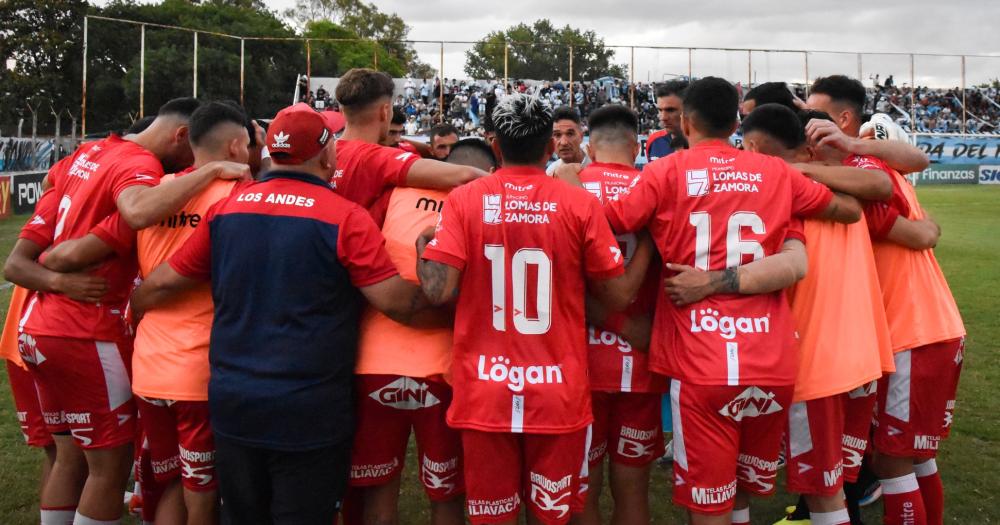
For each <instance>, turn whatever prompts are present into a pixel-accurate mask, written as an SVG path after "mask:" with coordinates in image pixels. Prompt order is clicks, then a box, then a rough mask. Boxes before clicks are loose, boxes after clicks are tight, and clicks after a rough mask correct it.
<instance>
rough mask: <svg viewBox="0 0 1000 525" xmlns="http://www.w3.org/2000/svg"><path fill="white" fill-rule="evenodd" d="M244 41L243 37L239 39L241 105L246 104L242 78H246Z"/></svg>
mask: <svg viewBox="0 0 1000 525" xmlns="http://www.w3.org/2000/svg"><path fill="white" fill-rule="evenodd" d="M246 43H247V41H246V39H245V38H241V39H240V105H241V106H246V105H247V103H246V94H245V93H244V91H243V88H244V79H245V78H246V63H245V56H246Z"/></svg>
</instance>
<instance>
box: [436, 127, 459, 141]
mask: <svg viewBox="0 0 1000 525" xmlns="http://www.w3.org/2000/svg"><path fill="white" fill-rule="evenodd" d="M448 135H455V136H456V137H458V136H461V135H462V134H461V133H459V132H458V128H456V127H455V126H452V125H451V124H437V125H435V126H434V127H432V128H431V130H430V132H429V133H428V136H429V137H430V138H431V140H433V139H434V137H447V136H448Z"/></svg>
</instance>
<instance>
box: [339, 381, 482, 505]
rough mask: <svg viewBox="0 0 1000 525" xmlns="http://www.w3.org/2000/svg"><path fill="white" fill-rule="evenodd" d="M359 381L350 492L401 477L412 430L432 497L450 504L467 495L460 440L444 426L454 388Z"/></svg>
mask: <svg viewBox="0 0 1000 525" xmlns="http://www.w3.org/2000/svg"><path fill="white" fill-rule="evenodd" d="M354 380H355V389H356V391H357V400H358V409H357V416H356V417H357V429H356V431H355V433H354V436H355V438H354V448H353V450H352V451H351V478H350V484H351V486H354V487H371V486H376V485H382V484H385V483H387V482H388V481H389V480H391V479H393V478H395V477H396V476H398V475H399V474H400V472H402V470H403V461H404V460H405V459H406V446H407V444H408V442H409V440H410V429H411V428H412V429H413V433H414V434H416V438H417V457H418V458H419V461H420V481H421V482H422V483H423V485H424V491H425V492H426V493H427V497H429V498H430V499H431V501H446V500H449V499H451V498H453V497H455V496H456V495H458V494H461V493H463V492H464V491H465V481H464V476H463V474H462V459H461V458H462V441H461V437H460V435H459V433H458V431H457V430H454V429H452V428H451V427H449V426H448V424H447V423H446V422H445V413H446V412H447V411H448V406H449V405H450V404H451V387H450V386H448V384H446V383H444V382H443V381H434V380H430V379H425V378H413V377H404V376H390V375H358V376H355V378H354Z"/></svg>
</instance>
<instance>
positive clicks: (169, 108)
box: [156, 97, 201, 119]
mask: <svg viewBox="0 0 1000 525" xmlns="http://www.w3.org/2000/svg"><path fill="white" fill-rule="evenodd" d="M199 106H201V102H200V101H199V100H198V99H196V98H193V97H180V98H174V99H170V100H168V101H167V103H166V104H164V105H162V106H160V110H159V111H157V112H156V116H158V117H163V116H167V115H171V116H176V117H181V118H183V119H189V118H191V114H192V113H194V112H195V110H196V109H198V107H199Z"/></svg>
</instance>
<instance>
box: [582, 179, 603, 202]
mask: <svg viewBox="0 0 1000 525" xmlns="http://www.w3.org/2000/svg"><path fill="white" fill-rule="evenodd" d="M601 186H602V184H601V183H600V182H584V183H583V189H585V190H587V191H589V192H590V194H591V195H593V196H594V197H597V199H598V200H602V199H603V198H604V192H603V191H602V190H601Z"/></svg>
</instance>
